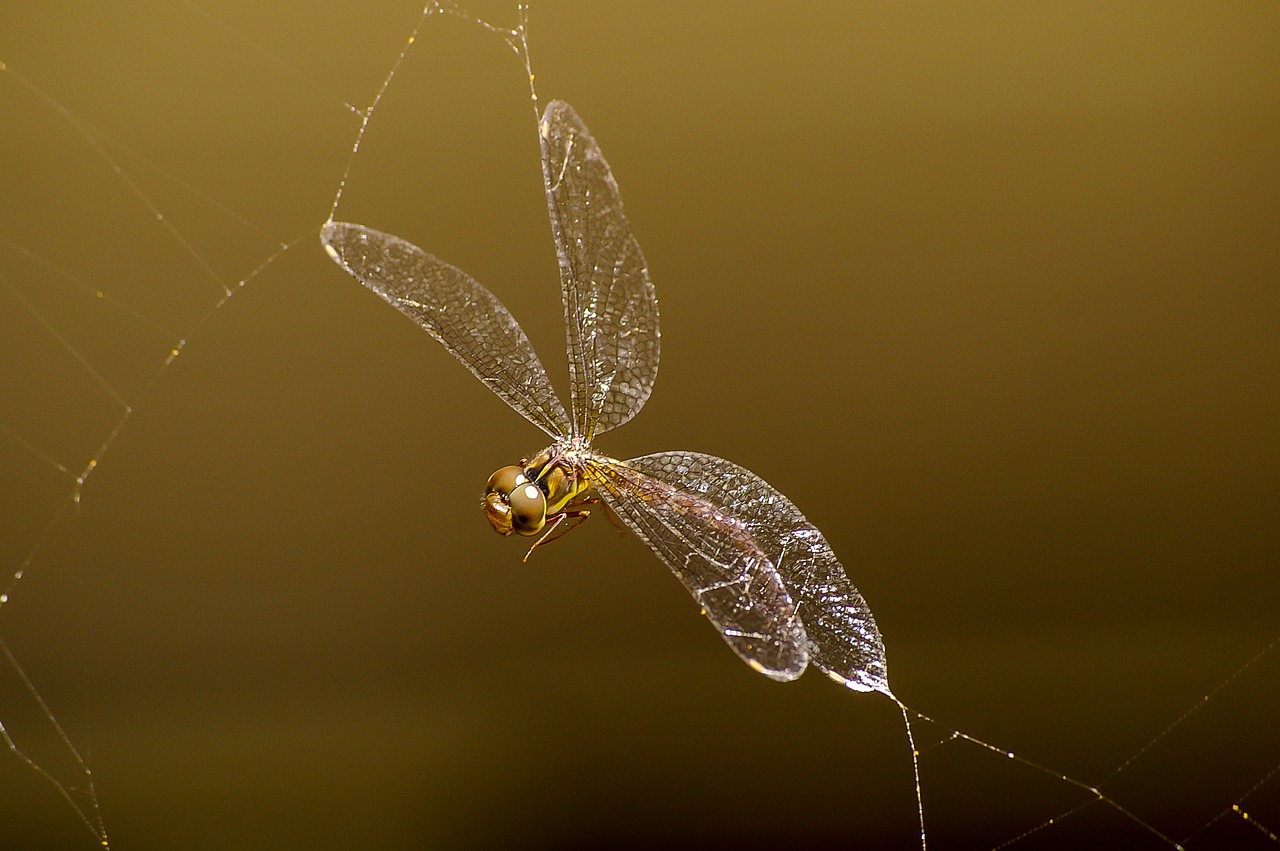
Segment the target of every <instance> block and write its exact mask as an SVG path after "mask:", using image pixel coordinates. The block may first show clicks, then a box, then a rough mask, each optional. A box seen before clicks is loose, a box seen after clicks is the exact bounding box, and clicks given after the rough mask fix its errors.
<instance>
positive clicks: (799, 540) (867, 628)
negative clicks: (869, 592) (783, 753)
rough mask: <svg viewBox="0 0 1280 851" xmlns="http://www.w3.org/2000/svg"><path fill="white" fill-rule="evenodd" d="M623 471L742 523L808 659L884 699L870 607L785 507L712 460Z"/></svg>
mask: <svg viewBox="0 0 1280 851" xmlns="http://www.w3.org/2000/svg"><path fill="white" fill-rule="evenodd" d="M627 464H628V465H630V468H631V469H632V470H634V471H637V472H638V473H643V474H647V475H648V476H652V477H654V478H656V479H659V480H661V481H663V482H665V483H666V484H667V485H668V486H670V487H672V488H675V489H677V490H679V491H680V492H681V493H687V494H690V495H691V497H693V498H696V499H698V500H702V501H705V503H707V504H710V505H713V506H715V507H716V509H717V510H718V511H721V512H723V513H724V514H725V515H727V516H730V517H733V518H735V519H736V521H737V522H739V523H742V524H744V525H745V527H746V530H747V532H748V533H749V534H750V536H751V539H752V540H753V541H754V543H755V544H756V546H758V547H759V548H760V550H761V552H762V553H763V556H764V558H765V559H767V560H768V561H767V564H768V565H770V569H769V572H770V573H772V570H773V569H775V568H776V570H777V573H778V575H779V576H781V578H782V582H783V584H784V586H785V587H786V590H787V592H788V593H789V594H790V596H791V599H792V600H793V601H794V603H795V608H796V612H797V614H798V615H799V618H800V620H801V621H802V622H803V624H804V630H805V633H806V634H807V636H808V642H809V643H808V652H809V659H810V660H811V661H812V662H813V663H814V664H815V665H816V666H817V667H818V668H819V669H820V670H822V671H823V672H825V673H826V674H827V675H828V676H830V677H832V679H835V680H837V681H839V682H841V683H843V684H844V685H846V686H848V687H849V688H852V689H856V690H858V691H879V692H883V693H884V694H888V695H891V693H890V691H889V684H888V680H887V674H886V671H885V658H884V642H883V641H882V640H881V638H880V631H879V630H878V629H877V628H876V622H875V618H873V617H872V616H871V610H870V608H868V607H867V604H866V602H865V601H864V600H863V599H862V595H861V594H860V593H858V589H857V588H855V587H854V585H853V583H852V582H850V581H849V578H848V577H847V576H846V575H845V572H844V568H843V567H841V565H840V562H839V561H838V560H837V559H836V556H835V553H833V552H832V551H831V547H830V545H829V544H827V541H826V539H825V538H823V537H822V533H821V532H819V531H818V530H817V529H816V528H815V527H814V525H813V524H812V523H810V522H809V521H808V520H806V519H805V517H804V515H803V514H801V513H800V510H799V509H797V508H796V507H795V505H793V504H792V503H791V500H789V499H787V498H786V497H785V496H783V495H782V494H781V493H779V492H778V491H777V490H775V489H774V488H773V487H772V486H770V485H769V483H768V482H766V481H765V480H764V479H762V478H760V477H759V476H757V475H756V474H755V473H753V472H751V471H750V470H747V469H745V468H743V467H739V466H738V465H737V464H734V463H732V462H729V461H725V460H724V459H723V458H716V457H714V456H712V455H703V454H701V453H698V452H660V453H657V454H655V455H646V456H644V457H642V458H633V459H632V460H630V461H628V462H627ZM606 498H608V497H607V496H606ZM613 502H614V501H613V500H610V505H613ZM624 510H626V508H625V507H619V511H620V512H621V511H624ZM651 546H652V544H651ZM655 549H656V548H655Z"/></svg>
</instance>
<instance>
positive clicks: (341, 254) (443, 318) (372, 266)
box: [320, 222, 569, 437]
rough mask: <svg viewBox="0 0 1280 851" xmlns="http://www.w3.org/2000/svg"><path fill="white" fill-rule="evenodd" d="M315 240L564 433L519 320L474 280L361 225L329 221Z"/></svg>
mask: <svg viewBox="0 0 1280 851" xmlns="http://www.w3.org/2000/svg"><path fill="white" fill-rule="evenodd" d="M320 241H321V242H322V243H323V244H324V247H325V250H326V251H328V252H329V256H331V257H332V258H333V259H334V262H336V263H337V264H338V265H339V266H341V267H342V268H343V269H345V270H347V272H349V273H350V274H351V275H352V276H353V277H354V278H355V279H356V280H358V281H359V282H360V283H362V284H364V285H365V286H366V287H368V288H369V289H371V290H373V291H374V292H375V293H377V294H378V295H380V296H382V298H383V299H385V300H386V301H387V303H388V304H390V305H391V306H392V307H394V308H396V310H399V311H400V312H401V313H403V314H404V315H405V316H408V317H409V318H410V319H412V320H413V321H414V322H417V323H418V324H419V325H421V326H422V327H423V328H425V329H426V330H427V333H429V334H430V335H431V336H432V337H434V338H436V339H437V340H439V341H440V343H441V344H442V345H443V346H444V347H445V348H446V349H448V350H449V353H450V354H452V355H453V356H454V357H455V358H457V359H458V360H460V361H462V363H463V365H464V366H466V368H467V369H469V370H471V373H472V374H473V375H475V376H476V378H479V379H480V380H481V381H483V382H484V383H485V385H487V386H488V388H489V389H490V390H492V391H493V392H494V393H497V394H498V396H499V398H501V399H502V401H504V402H506V403H507V404H508V405H510V406H511V407H513V408H515V409H516V410H517V411H519V412H520V413H521V414H523V415H524V417H525V419H527V420H529V422H531V423H533V424H534V425H536V426H537V427H538V428H540V429H542V430H543V431H545V432H546V433H547V434H549V435H551V436H552V437H565V436H567V435H568V433H569V417H568V415H567V414H566V413H565V410H564V405H562V404H561V403H560V399H559V398H558V397H557V396H556V393H555V390H553V389H552V387H551V381H550V380H549V379H548V378H547V371H546V370H545V369H544V368H543V366H542V362H541V361H539V360H538V355H537V353H535V352H534V350H533V346H531V345H530V344H529V339H528V338H527V337H525V335H524V331H523V330H522V329H521V328H520V323H518V322H516V320H515V317H514V316H512V315H511V313H510V312H509V311H508V310H507V309H506V308H505V307H503V305H502V302H500V301H498V299H497V298H496V297H495V296H494V295H493V293H491V292H489V291H488V290H487V289H485V288H484V287H482V286H481V285H480V284H479V283H477V282H476V280H475V279H474V278H472V277H471V276H470V275H468V274H467V273H466V272H464V271H462V270H461V269H458V268H457V267H455V266H450V265H449V264H448V263H445V262H444V261H443V260H440V259H438V258H436V257H434V256H432V255H430V254H428V253H427V252H425V251H423V250H422V249H421V248H419V247H418V246H416V245H413V244H412V243H410V242H406V241H405V240H403V239H401V238H400V237H398V236H392V235H391V234H388V233H381V232H379V231H376V230H373V229H371V228H367V227H365V226H364V225H353V224H348V223H345V222H329V223H328V224H326V225H325V226H324V228H323V229H322V230H321V232H320Z"/></svg>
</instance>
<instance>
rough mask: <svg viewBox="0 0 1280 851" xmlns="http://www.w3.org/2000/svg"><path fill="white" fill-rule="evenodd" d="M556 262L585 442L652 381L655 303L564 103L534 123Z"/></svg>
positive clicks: (617, 419) (591, 143) (636, 405)
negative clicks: (540, 148) (537, 122)
mask: <svg viewBox="0 0 1280 851" xmlns="http://www.w3.org/2000/svg"><path fill="white" fill-rule="evenodd" d="M538 136H539V141H540V143H541V145H542V180H543V183H544V184H545V185H546V190H547V211H548V213H549V214H550V216H551V231H552V234H553V235H554V236H555V241H556V255H557V257H558V258H559V261H560V287H561V293H562V295H563V298H564V327H565V336H566V343H567V344H568V350H569V390H570V402H571V407H572V409H573V428H574V431H573V433H574V435H575V436H578V437H582V438H584V439H586V440H587V441H590V440H591V439H592V438H593V437H595V436H596V435H598V434H603V433H604V432H606V431H609V430H610V429H612V428H616V427H617V426H620V425H622V424H623V423H625V422H626V421H627V420H629V419H631V418H632V417H633V416H635V415H636V412H637V411H639V410H640V409H641V408H642V407H644V403H645V401H646V400H647V399H648V398H649V392H650V391H651V390H652V389H653V381H654V379H655V378H656V377H657V375H658V337H659V334H658V300H657V298H656V297H655V295H654V292H653V284H652V282H650V280H649V270H648V268H647V267H646V266H645V262H644V255H643V254H642V253H641V252H640V245H639V244H638V243H637V242H636V239H635V237H634V236H632V235H631V225H630V223H629V222H628V221H627V216H626V213H624V212H623V209H622V195H621V193H620V192H619V191H618V184H617V181H615V180H614V179H613V173H612V172H611V171H610V170H609V164H608V163H607V162H605V159H604V155H603V154H601V153H600V146H599V145H597V144H596V140H595V139H594V138H592V136H591V133H590V131H588V130H587V126H586V125H585V124H583V123H582V119H581V118H579V117H578V114H577V113H576V112H574V111H573V107H571V106H569V104H567V103H565V102H564V101H559V100H556V101H552V102H551V103H549V104H547V108H546V111H545V112H544V113H543V115H542V121H541V122H540V123H539V125H538Z"/></svg>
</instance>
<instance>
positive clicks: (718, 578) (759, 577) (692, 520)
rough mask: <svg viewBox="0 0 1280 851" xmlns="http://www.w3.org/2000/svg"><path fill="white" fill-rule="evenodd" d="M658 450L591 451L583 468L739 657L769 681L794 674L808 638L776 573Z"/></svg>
mask: <svg viewBox="0 0 1280 851" xmlns="http://www.w3.org/2000/svg"><path fill="white" fill-rule="evenodd" d="M657 457H659V456H652V455H651V456H648V458H641V459H637V461H640V462H641V464H639V465H637V466H631V465H633V464H635V462H632V461H627V462H623V461H615V460H613V459H611V458H604V457H602V456H593V457H592V458H591V459H590V460H588V462H587V475H588V477H589V479H590V480H591V481H592V483H593V484H594V485H595V487H596V491H597V493H599V494H600V496H601V497H602V498H603V499H604V501H605V502H606V503H608V505H609V507H610V508H611V509H613V511H614V513H615V514H617V515H618V516H619V517H621V518H622V520H623V522H625V523H626V524H627V525H628V526H629V527H631V530H632V531H633V532H635V533H636V535H637V536H638V537H639V538H640V540H642V541H644V542H645V543H646V544H648V545H649V549H651V550H653V552H654V553H655V554H656V555H657V556H658V558H659V559H661V560H662V562H663V563H664V564H666V565H667V567H669V568H671V572H672V573H674V574H675V575H676V577H677V578H678V579H679V580H680V581H681V582H683V583H684V586H685V587H686V588H688V589H689V592H690V593H691V594H693V597H694V599H695V600H697V601H698V603H699V604H700V605H701V606H702V609H703V612H704V614H706V616H707V619H708V620H710V621H711V623H712V624H714V625H715V627H716V629H718V630H719V631H720V634H721V636H723V637H724V640H725V641H726V642H728V644H729V646H730V647H732V648H733V650H734V652H736V653H737V654H738V655H739V656H741V657H742V659H743V661H745V662H746V663H747V664H748V665H750V666H751V667H753V668H755V669H756V670H758V671H760V672H761V673H763V674H765V675H766V676H768V677H772V678H773V679H775V680H794V679H795V678H796V677H798V676H800V675H801V674H802V673H804V669H805V665H806V664H807V662H808V650H807V646H808V641H807V639H806V638H805V632H804V627H803V626H802V625H801V623H800V619H799V618H798V617H797V616H796V609H795V605H794V604H793V603H792V598H791V597H790V596H789V595H788V593H787V588H786V586H785V584H784V583H783V581H782V577H780V576H779V575H778V572H777V571H776V570H774V567H773V564H772V563H771V562H770V560H769V557H768V555H767V554H766V553H765V552H764V551H763V550H762V548H761V547H760V545H759V543H758V542H757V541H756V540H755V539H754V538H753V537H752V536H751V534H750V533H749V530H748V529H747V527H746V525H745V524H744V523H743V522H742V521H741V520H740V519H738V518H736V517H734V516H732V514H730V513H727V512H725V511H724V510H723V509H722V507H721V506H718V505H716V504H715V503H714V502H713V501H711V500H708V499H707V498H706V497H705V496H704V495H703V494H701V493H700V492H699V490H700V487H701V486H700V484H699V483H697V482H693V481H689V480H688V479H687V478H686V477H685V476H682V475H681V474H680V472H679V470H678V469H677V468H676V467H673V466H666V465H663V464H661V463H650V459H655V458H657ZM642 467H643V469H641V468H642Z"/></svg>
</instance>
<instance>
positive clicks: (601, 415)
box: [320, 101, 659, 441]
mask: <svg viewBox="0 0 1280 851" xmlns="http://www.w3.org/2000/svg"><path fill="white" fill-rule="evenodd" d="M538 136H539V143H540V145H541V148H542V177H543V183H544V185H545V187H546V194H547V209H548V211H549V212H550V215H551V230H552V233H553V234H554V236H555V242H556V254H557V256H558V258H559V264H560V285H561V294H562V297H563V301H564V317H565V334H566V338H567V340H566V341H567V344H568V346H567V348H568V353H569V379H570V401H571V409H572V411H573V416H572V418H570V417H569V416H568V415H567V414H566V413H565V410H564V406H563V405H562V404H561V403H560V400H559V398H558V397H557V396H556V393H555V390H553V389H552V387H551V381H550V379H548V378H547V372H546V369H545V368H544V367H543V365H542V362H541V361H540V360H539V359H538V355H537V353H535V352H534V350H533V347H532V346H531V345H530V344H529V339H528V337H526V336H525V333H524V331H523V330H522V329H521V328H520V323H518V322H517V321H516V319H515V317H514V316H512V315H511V313H510V311H508V310H507V309H506V307H504V306H503V304H502V302H500V301H499V300H498V299H497V298H496V297H495V296H494V295H493V294H492V293H491V292H489V291H488V290H487V289H485V288H484V287H483V286H481V285H480V284H479V283H478V282H477V281H476V280H475V279H474V278H472V277H471V276H470V275H468V274H467V273H466V272H463V271H462V270H461V269H459V268H457V267H456V266H451V265H449V264H448V263H445V262H444V261H442V260H440V259H439V258H437V257H435V256H433V255H431V254H428V253H427V252H426V251H423V250H422V249H421V248H418V247H417V246H416V245H413V244H412V243H410V242H407V241H406V240H403V239H401V238H399V237H397V236H392V235H391V234H387V233H382V232H381V231H376V230H373V229H372V228H367V227H365V226H363V225H357V224H348V223H345V222H333V221H331V222H328V223H326V224H325V226H324V227H323V229H322V230H321V234H320V238H321V242H322V243H323V244H324V246H325V249H326V251H328V252H329V255H330V256H331V257H332V258H333V259H334V261H335V262H337V263H338V264H339V265H340V266H342V268H343V269H345V270H346V271H347V272H349V273H350V274H351V275H352V276H354V277H355V278H356V279H357V280H359V281H360V282H361V283H362V284H364V285H365V286H367V287H368V288H369V289H371V290H373V291H374V292H376V293H377V294H378V295H380V296H382V298H383V299H385V300H386V301H387V302H389V303H390V304H391V305H392V306H394V307H395V308H396V309H397V310H399V311H400V312H401V313H403V314H405V315H406V316H408V317H409V318H410V319H413V320H414V321H415V322H417V323H418V324H419V325H421V326H422V327H423V328H424V329H426V330H427V332H428V333H430V334H431V336H432V337H434V338H435V339H436V340H438V341H439V342H440V343H441V344H442V345H443V346H444V347H445V348H446V349H448V350H449V352H450V353H451V354H452V355H453V356H454V357H456V358H457V359H458V360H460V361H462V363H463V364H464V365H465V366H466V367H467V368H468V369H469V370H471V372H472V373H473V374H474V375H475V376H476V377H477V378H479V379H480V380H481V381H483V382H484V383H485V384H486V385H488V387H489V388H490V389H491V390H493V392H494V393H496V394H498V396H499V397H501V398H502V400H503V401H504V402H506V403H507V404H508V405H510V406H511V407H512V408H514V409H516V410H517V411H519V412H520V413H521V414H523V415H524V416H525V418H526V419H528V420H529V421H530V422H532V423H533V424H534V425H536V426H538V428H540V429H542V430H543V431H545V432H547V433H548V434H550V435H551V436H553V437H557V438H560V437H570V436H573V437H582V438H584V439H586V440H588V441H589V440H590V439H591V438H592V437H594V436H595V435H597V434H602V433H604V432H606V431H608V430H609V429H612V428H615V427H617V426H619V425H621V424H622V423H624V422H626V421H627V420H629V419H631V418H632V417H633V416H635V414H636V412H638V411H639V410H640V408H642V407H643V406H644V403H645V401H646V400H647V399H648V398H649V393H650V391H651V390H652V388H653V382H654V379H655V378H656V377H657V374H658V351H659V350H658V336H659V334H658V303H657V300H656V299H655V297H654V292H653V284H652V283H651V282H650V280H649V272H648V269H647V268H646V267H645V262H644V255H643V254H641V252H640V246H639V245H638V244H637V243H636V240H635V237H634V236H632V234H631V226H630V224H629V223H628V222H627V217H626V215H625V213H624V212H623V209H622V197H621V195H620V194H619V192H618V184H617V182H616V181H615V180H614V179H613V175H612V173H610V171H609V164H608V163H607V162H605V159H604V157H603V155H601V153H600V147H599V146H598V145H597V144H596V142H595V139H593V138H592V136H591V133H590V131H588V130H587V127H586V125H585V124H583V123H582V119H580V118H579V117H578V115H577V113H575V112H574V111H573V108H572V107H570V106H569V105H568V104H567V103H564V102H563V101H552V102H551V103H549V104H548V105H547V108H546V111H545V112H544V113H543V117H542V120H541V122H540V123H539V125H538Z"/></svg>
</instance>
